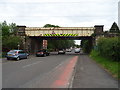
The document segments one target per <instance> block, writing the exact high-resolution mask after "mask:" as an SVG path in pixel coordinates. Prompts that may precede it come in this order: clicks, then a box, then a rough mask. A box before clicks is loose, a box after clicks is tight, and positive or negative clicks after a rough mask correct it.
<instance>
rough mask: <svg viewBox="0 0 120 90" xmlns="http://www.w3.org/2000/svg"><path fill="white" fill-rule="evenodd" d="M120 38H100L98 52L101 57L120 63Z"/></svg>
mask: <svg viewBox="0 0 120 90" xmlns="http://www.w3.org/2000/svg"><path fill="white" fill-rule="evenodd" d="M119 39H120V37H114V38H100V39H99V40H98V41H97V42H98V44H97V50H98V52H99V53H100V55H102V56H104V57H108V58H111V59H113V60H115V61H120V40H119Z"/></svg>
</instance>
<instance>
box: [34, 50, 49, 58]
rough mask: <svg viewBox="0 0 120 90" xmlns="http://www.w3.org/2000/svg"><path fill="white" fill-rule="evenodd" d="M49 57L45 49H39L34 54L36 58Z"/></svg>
mask: <svg viewBox="0 0 120 90" xmlns="http://www.w3.org/2000/svg"><path fill="white" fill-rule="evenodd" d="M49 55H50V52H49V51H48V50H47V49H41V50H39V51H37V52H36V57H39V56H44V57H45V56H49Z"/></svg>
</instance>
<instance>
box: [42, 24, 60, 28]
mask: <svg viewBox="0 0 120 90" xmlns="http://www.w3.org/2000/svg"><path fill="white" fill-rule="evenodd" d="M43 27H59V26H58V25H52V24H46V25H44V26H43Z"/></svg>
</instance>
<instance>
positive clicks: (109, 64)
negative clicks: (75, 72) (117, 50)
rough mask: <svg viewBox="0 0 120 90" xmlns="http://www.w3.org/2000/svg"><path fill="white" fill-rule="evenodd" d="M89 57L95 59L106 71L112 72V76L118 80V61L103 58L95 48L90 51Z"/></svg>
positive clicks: (119, 63)
mask: <svg viewBox="0 0 120 90" xmlns="http://www.w3.org/2000/svg"><path fill="white" fill-rule="evenodd" d="M90 57H91V58H92V59H93V60H95V61H96V62H97V63H98V64H100V65H102V67H104V68H105V69H106V70H107V71H108V72H110V73H111V74H112V76H113V77H115V78H117V79H119V80H120V74H119V72H120V69H119V65H120V62H117V61H113V60H111V59H109V58H105V57H102V56H100V55H99V53H98V52H97V51H96V50H93V51H92V52H91V53H90Z"/></svg>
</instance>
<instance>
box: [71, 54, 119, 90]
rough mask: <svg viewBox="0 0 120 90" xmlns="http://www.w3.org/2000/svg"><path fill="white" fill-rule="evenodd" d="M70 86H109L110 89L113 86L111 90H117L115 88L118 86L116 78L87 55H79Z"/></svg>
mask: <svg viewBox="0 0 120 90" xmlns="http://www.w3.org/2000/svg"><path fill="white" fill-rule="evenodd" d="M72 88H109V89H110V90H111V89H112V88H114V89H113V90H117V89H115V88H118V80H116V79H114V78H113V77H112V76H111V75H110V74H109V73H108V72H106V71H105V70H104V69H103V68H101V67H100V66H99V65H98V64H96V62H94V61H93V60H91V59H90V58H89V57H88V56H87V55H80V56H79V58H78V61H77V64H76V68H75V76H74V80H73V83H72ZM109 89H108V90H109ZM85 90H86V89H85ZM101 90H102V89H101Z"/></svg>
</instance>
